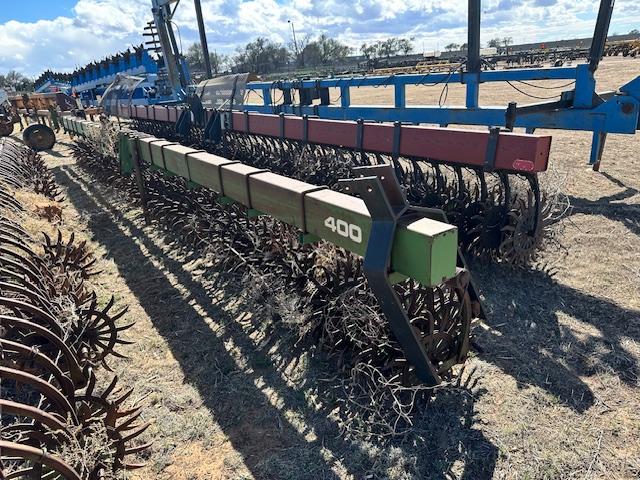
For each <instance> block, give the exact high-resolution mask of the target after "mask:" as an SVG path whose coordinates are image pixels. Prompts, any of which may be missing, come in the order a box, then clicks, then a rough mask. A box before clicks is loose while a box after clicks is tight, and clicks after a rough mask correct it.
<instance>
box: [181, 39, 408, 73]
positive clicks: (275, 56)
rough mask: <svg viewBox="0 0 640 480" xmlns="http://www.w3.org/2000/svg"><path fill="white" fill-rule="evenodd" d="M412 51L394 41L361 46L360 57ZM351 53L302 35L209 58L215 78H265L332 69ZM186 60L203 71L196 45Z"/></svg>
mask: <svg viewBox="0 0 640 480" xmlns="http://www.w3.org/2000/svg"><path fill="white" fill-rule="evenodd" d="M413 50H414V46H413V38H410V39H407V38H396V37H394V38H389V39H387V40H380V41H377V42H374V43H370V44H367V43H363V44H362V46H361V47H360V51H361V52H362V55H363V56H364V57H365V58H366V59H367V60H376V59H380V58H389V57H393V56H396V55H400V54H403V55H408V54H409V53H411V52H413ZM353 52H354V49H353V48H351V47H349V46H348V45H346V44H344V43H342V42H340V41H339V40H337V39H335V38H329V37H327V36H326V35H325V34H322V35H320V36H318V37H315V38H314V37H311V36H310V35H304V36H302V37H301V38H299V39H297V40H296V41H291V42H290V43H288V44H286V45H285V44H282V43H278V42H273V41H272V40H269V39H267V38H264V37H258V38H257V39H256V40H254V41H253V42H249V43H247V44H246V45H245V46H244V47H239V48H238V49H236V51H235V53H234V54H231V55H222V54H219V53H217V52H211V53H210V54H209V58H210V61H211V69H212V70H213V72H214V73H216V74H218V73H223V72H227V71H230V72H253V73H257V74H264V73H270V72H275V71H278V70H280V69H283V68H285V67H287V66H294V67H295V68H301V69H304V68H317V67H321V66H328V65H335V64H336V63H340V62H341V61H343V60H344V59H345V58H346V57H348V56H349V55H351V54H352V53H353ZM185 57H186V59H187V63H188V65H189V67H190V68H191V69H192V70H194V71H203V70H204V56H203V53H202V48H200V44H199V43H194V44H193V45H191V46H190V47H189V49H188V50H187V53H186V55H185Z"/></svg>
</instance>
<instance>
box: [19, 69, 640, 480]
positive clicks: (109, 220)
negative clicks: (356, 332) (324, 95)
mask: <svg viewBox="0 0 640 480" xmlns="http://www.w3.org/2000/svg"><path fill="white" fill-rule="evenodd" d="M638 74H640V60H637V59H627V58H621V57H614V58H605V59H604V60H603V62H602V63H601V65H600V68H599V70H598V72H597V75H596V76H597V79H598V85H599V88H602V89H607V88H615V86H616V85H620V84H621V83H623V81H624V80H627V79H631V78H633V77H634V76H636V75H638ZM559 83H560V84H561V83H562V82H559ZM461 87H462V86H461V85H451V86H449V91H448V93H447V95H448V96H447V100H446V102H447V103H448V104H458V103H463V100H464V90H463V89H462V88H461ZM523 89H524V90H526V91H527V92H530V93H532V94H535V95H541V96H546V95H549V94H550V93H549V92H547V91H546V90H541V89H536V88H531V87H523ZM441 91H442V87H441V86H436V87H431V88H428V87H412V88H408V89H407V102H408V103H409V104H410V103H423V104H433V103H435V104H437V103H438V99H439V97H440V94H441ZM554 93H555V91H554ZM392 97H393V93H392V91H387V92H385V91H384V90H383V89H382V88H380V89H367V90H366V91H365V89H363V90H362V92H360V91H354V92H353V93H352V102H353V103H371V104H382V103H388V102H390V101H392ZM508 101H518V103H519V104H520V103H530V102H532V101H534V100H531V99H527V97H525V96H523V95H521V94H519V93H516V92H515V91H514V90H512V89H511V87H509V86H508V85H503V84H500V85H498V84H490V85H486V86H485V87H483V95H482V97H481V104H483V105H491V104H496V105H498V104H504V103H506V102H508ZM539 133H551V134H552V135H553V144H552V160H553V161H552V162H551V163H552V169H551V171H550V172H548V173H547V174H543V175H542V176H541V181H542V183H543V184H546V185H552V186H554V187H555V188H559V189H561V190H562V191H563V192H564V193H565V194H566V195H567V196H568V201H569V204H570V207H569V209H568V210H567V212H566V213H565V215H564V218H563V219H562V221H561V222H559V223H558V224H556V225H554V227H553V229H554V233H555V240H556V242H554V243H553V244H551V245H550V246H549V248H548V250H547V251H545V252H543V255H542V263H547V264H548V269H549V268H550V269H551V270H552V271H553V272H554V273H555V274H554V275H553V276H551V275H549V273H546V272H541V271H532V270H519V269H513V268H510V267H504V266H500V265H496V264H495V263H492V262H485V261H481V260H476V261H472V262H471V264H470V269H471V272H472V274H473V275H474V278H475V279H476V281H477V282H478V285H479V287H480V288H481V290H482V293H483V294H484V297H485V308H486V309H487V312H488V317H489V318H488V321H487V322H486V324H484V325H477V326H476V327H475V329H474V335H475V338H474V344H475V347H474V348H473V354H472V358H471V359H470V360H469V361H468V362H467V364H466V365H465V368H464V369H463V371H462V373H461V374H460V381H459V382H457V381H456V382H454V383H455V385H453V386H443V387H439V388H438V392H437V393H436V395H435V397H434V400H433V401H432V402H431V403H430V404H429V405H428V406H427V407H426V408H425V409H424V412H423V413H422V414H421V415H418V416H417V417H418V418H417V420H416V423H415V426H414V427H415V428H414V431H413V432H412V433H410V434H408V435H407V436H406V437H405V438H404V440H402V439H398V440H395V441H393V442H390V443H387V444H384V445H383V444H381V443H380V442H378V441H375V440H367V439H360V440H350V439H346V438H345V437H344V436H343V435H341V430H340V427H339V425H338V423H337V421H336V419H335V417H334V415H332V411H333V410H334V407H335V405H334V404H331V403H328V402H327V401H326V399H327V398H336V399H337V401H344V396H343V395H341V394H340V392H339V391H335V392H334V391H332V389H336V388H337V385H339V384H338V383H337V382H336V381H335V377H336V376H337V375H338V371H337V369H336V367H335V365H334V364H332V363H331V361H330V360H327V361H325V360H326V359H325V358H324V357H323V355H322V352H319V351H317V350H313V349H311V350H307V349H304V348H297V346H296V339H295V338H291V336H287V335H286V332H285V333H283V332H282V331H281V330H282V327H281V325H279V324H278V322H277V321H276V320H274V319H273V318H272V317H273V315H271V313H270V312H269V309H268V308H266V307H265V306H263V305H260V304H259V303H258V302H256V300H255V298H251V295H248V294H247V291H250V288H247V287H248V286H247V285H242V284H240V283H239V282H238V281H237V280H236V279H234V278H233V277H232V276H230V275H227V274H220V273H218V274H216V272H210V271H209V270H208V269H207V259H206V258H193V257H191V256H190V255H189V253H188V252H187V251H184V250H183V249H182V248H181V247H180V245H178V244H177V243H172V238H171V237H170V236H169V235H167V234H164V233H163V232H162V230H161V229H160V228H158V227H157V226H150V227H147V226H145V224H144V220H143V218H142V211H141V209H140V208H139V207H138V206H137V205H131V204H130V203H129V202H127V201H126V200H124V199H123V195H122V194H121V192H119V191H118V190H115V189H112V188H109V187H108V186H105V185H103V184H101V183H99V182H97V181H96V180H95V179H94V178H93V177H91V175H90V174H89V173H88V172H86V171H84V170H83V169H82V168H80V167H79V166H77V165H76V164H75V163H74V161H73V159H72V157H71V152H70V148H69V146H70V144H71V142H72V140H70V139H69V138H68V137H66V136H64V135H61V137H60V141H59V142H58V144H57V145H56V146H55V147H54V150H53V152H52V153H51V154H50V155H47V160H48V162H49V165H50V167H52V168H53V170H54V172H55V174H56V179H57V181H58V183H59V184H60V185H61V186H62V187H63V189H65V190H66V191H65V196H66V200H65V204H64V209H63V214H62V228H63V230H71V229H73V230H75V231H76V232H82V231H84V232H85V234H86V237H87V238H88V239H90V240H91V242H92V243H93V244H94V246H95V247H96V249H97V252H98V253H101V254H103V258H102V260H101V261H100V267H101V268H102V269H103V270H104V274H103V276H101V277H100V282H101V283H99V284H97V285H95V289H96V290H97V292H98V295H105V296H107V295H108V294H114V295H116V299H117V300H118V301H120V302H122V303H124V304H129V305H130V311H129V314H128V316H127V317H128V319H129V320H131V321H136V322H137V323H136V325H135V326H134V327H133V328H131V329H130V330H129V331H127V332H126V333H127V334H128V336H129V337H130V338H131V339H135V340H136V343H135V344H134V345H132V346H128V347H124V348H122V351H123V353H124V354H126V355H128V356H129V358H128V359H125V360H119V361H114V362H113V364H112V366H113V367H114V369H115V371H116V372H123V373H124V372H126V375H123V376H122V383H123V384H125V383H128V384H130V385H131V386H135V388H136V391H135V395H138V396H139V397H140V401H141V402H142V403H143V404H145V405H146V408H145V409H144V413H143V416H144V417H145V419H146V420H149V421H151V422H152V425H151V427H150V428H149V429H148V430H147V432H145V434H144V439H145V440H152V441H153V442H154V443H153V446H152V447H151V449H150V451H149V453H148V454H147V456H148V458H146V460H147V461H148V464H147V466H146V467H145V468H144V469H142V470H137V471H135V472H133V473H132V477H133V478H162V479H164V478H166V479H169V478H171V479H223V478H225V479H227V478H228V479H240V478H256V479H329V478H341V479H343V478H344V479H348V478H354V479H364V478H372V479H377V478H390V479H414V478H415V479H425V478H426V479H430V478H433V479H438V478H469V479H482V478H518V479H524V478H527V479H528V478H536V479H537V478H549V479H551V478H620V479H626V478H637V477H638V476H639V475H640V384H639V380H638V375H639V373H640V372H639V366H640V288H639V287H638V285H639V284H640V255H638V252H640V173H638V172H640V157H639V153H640V138H638V137H637V136H625V135H617V136H613V135H611V136H609V138H608V140H607V148H606V150H605V155H604V158H603V163H602V169H601V172H600V173H595V172H592V171H591V168H590V167H589V166H587V165H586V160H587V158H588V154H589V145H590V140H591V135H590V133H588V132H586V133H583V132H564V131H544V132H539ZM14 135H15V134H14ZM35 207H36V206H35V205H34V208H35ZM27 227H29V229H30V230H31V231H32V232H33V233H34V234H37V232H38V231H40V230H42V229H47V228H51V227H50V226H47V225H46V223H45V222H44V221H40V220H37V219H35V218H34V220H33V224H30V225H28V226H27ZM556 243H557V244H556ZM275 330H278V333H277V334H276V333H274V331H275Z"/></svg>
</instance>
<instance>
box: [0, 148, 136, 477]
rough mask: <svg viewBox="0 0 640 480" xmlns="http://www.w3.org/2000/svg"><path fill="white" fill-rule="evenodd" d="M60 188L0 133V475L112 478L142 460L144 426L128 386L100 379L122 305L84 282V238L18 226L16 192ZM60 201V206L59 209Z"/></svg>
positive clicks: (91, 262) (52, 195)
mask: <svg viewBox="0 0 640 480" xmlns="http://www.w3.org/2000/svg"><path fill="white" fill-rule="evenodd" d="M19 190H26V191H31V192H35V193H37V194H39V195H41V196H42V198H46V199H48V200H50V201H51V203H52V205H51V209H52V211H54V210H55V209H56V208H57V207H56V205H55V204H56V203H57V202H58V200H60V194H59V191H58V189H57V187H56V186H55V182H54V180H53V175H52V174H51V172H50V171H48V170H47V169H46V167H45V166H44V164H43V161H42V160H41V159H40V158H39V157H38V156H37V154H35V153H34V152H33V151H31V150H29V149H27V148H26V147H24V146H22V145H20V144H18V143H15V142H13V141H11V140H9V139H2V140H1V141H0V333H1V335H0V381H1V383H2V397H1V398H0V416H1V419H2V438H1V439H0V478H3V479H5V478H6V479H12V478H16V479H17V478H51V479H54V478H55V479H58V478H65V479H70V480H88V479H99V478H114V477H113V476H112V475H113V474H114V473H115V472H117V471H119V470H121V469H133V468H137V467H141V466H143V464H138V463H136V462H135V461H133V460H132V458H131V455H133V454H136V453H138V452H142V451H143V450H145V449H146V448H147V447H148V445H142V444H137V445H134V439H135V438H136V437H137V436H138V435H140V434H141V433H142V432H143V431H144V430H145V429H146V428H147V426H148V425H146V424H144V423H142V422H141V421H140V420H139V417H140V415H141V408H139V407H136V406H132V405H131V404H130V402H129V401H128V399H129V397H130V395H131V393H132V390H129V389H123V388H121V387H119V386H118V384H117V380H118V379H117V377H116V376H113V378H112V379H111V380H110V381H107V382H106V383H102V382H101V381H100V377H101V376H103V375H104V372H101V371H100V369H101V368H102V369H107V370H108V369H109V367H108V362H109V360H110V359H111V358H113V357H122V354H121V353H120V352H119V351H118V350H119V348H120V347H121V346H122V345H124V344H127V343H131V342H128V341H126V340H124V339H122V338H121V333H122V332H124V331H126V330H127V329H128V328H129V327H131V325H130V324H129V325H126V324H123V323H122V321H121V320H122V318H123V317H124V315H125V314H126V312H127V309H126V308H124V309H122V308H117V307H116V306H115V301H114V298H113V297H112V298H111V299H110V300H109V301H107V302H106V304H103V303H102V301H101V299H99V298H98V296H97V295H96V293H95V292H94V291H93V290H92V289H91V288H90V286H89V285H88V282H89V279H90V278H91V277H93V276H95V275H97V274H99V271H98V270H97V269H96V267H95V263H96V259H95V258H94V257H93V255H92V252H91V250H90V249H89V247H88V245H87V244H86V242H79V241H77V240H76V239H75V236H74V235H73V234H71V235H70V236H68V237H67V236H65V235H63V234H62V233H61V232H59V233H58V235H57V237H53V238H50V237H49V236H48V235H46V234H44V235H43V237H44V240H43V241H39V240H38V239H36V238H34V236H33V235H32V234H31V233H30V232H28V231H26V230H25V229H24V227H23V226H22V225H24V223H25V221H24V220H25V216H26V215H29V214H30V213H27V212H28V211H29V210H28V207H29V206H28V205H26V204H24V203H23V202H21V201H20V200H18V199H17V198H16V195H15V193H16V191H19ZM58 209H59V207H58Z"/></svg>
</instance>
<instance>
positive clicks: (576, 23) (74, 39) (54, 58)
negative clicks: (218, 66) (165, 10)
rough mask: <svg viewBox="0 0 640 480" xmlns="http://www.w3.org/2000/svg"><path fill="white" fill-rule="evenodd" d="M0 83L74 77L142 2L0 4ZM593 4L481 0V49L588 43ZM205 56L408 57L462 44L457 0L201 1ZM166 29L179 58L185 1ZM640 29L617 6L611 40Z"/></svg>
mask: <svg viewBox="0 0 640 480" xmlns="http://www.w3.org/2000/svg"><path fill="white" fill-rule="evenodd" d="M0 3H1V7H0V74H1V73H6V71H8V70H11V69H15V70H18V71H20V72H22V73H24V74H25V75H28V76H37V75H39V74H40V73H41V72H42V71H43V70H45V69H48V68H50V69H53V70H56V71H72V70H73V69H74V68H76V67H79V66H82V65H85V64H87V63H88V62H90V61H93V60H97V59H100V58H102V57H104V56H106V55H110V54H114V53H116V52H119V51H122V50H125V49H126V48H127V47H129V46H131V45H138V44H140V43H142V41H143V37H142V29H143V28H144V25H145V24H146V22H147V21H149V20H150V18H151V0H47V1H45V0H17V1H14V0H0ZM598 3H599V2H598V1H597V0H580V1H576V0H483V3H482V5H483V16H482V18H483V20H482V38H481V40H482V42H484V43H486V42H487V41H488V40H489V39H491V38H494V37H496V36H499V37H504V36H511V37H513V39H514V41H515V42H516V43H523V42H545V41H549V40H555V39H566V38H576V37H588V36H590V35H591V33H592V32H593V26H594V22H595V16H596V13H597V9H598ZM202 6H203V11H204V17H205V23H206V28H207V37H208V40H209V46H210V49H211V50H216V51H218V52H220V53H226V54H233V52H234V51H235V50H236V48H238V47H240V46H242V45H244V44H245V43H247V42H249V41H252V40H254V39H255V38H256V37H258V36H265V37H268V38H269V39H271V40H273V41H276V42H283V43H288V42H290V41H291V30H290V25H289V24H288V23H287V20H289V19H291V20H293V22H294V24H295V28H296V33H297V36H298V39H300V38H302V37H304V36H305V35H309V36H311V37H314V36H318V35H320V34H321V33H325V34H327V35H329V36H332V37H336V38H338V39H339V40H341V41H342V42H344V43H347V44H348V45H350V46H351V47H353V48H354V51H357V49H358V47H359V46H360V45H361V44H362V43H363V42H370V41H375V40H378V39H384V38H386V37H389V36H406V37H413V38H414V45H415V47H416V51H421V50H422V49H426V50H434V49H437V48H443V47H444V45H446V44H448V43H450V42H455V43H463V42H465V41H466V15H467V1H466V0H448V1H446V2H443V1H442V0H402V1H400V2H399V1H397V0H348V1H345V0H202ZM174 20H175V23H176V24H177V25H178V26H179V28H180V33H181V37H182V42H183V46H184V48H185V49H186V48H187V47H188V46H189V45H190V44H191V43H193V42H195V41H197V38H198V35H197V31H196V20H195V13H194V11H193V2H192V1H191V0H182V2H181V4H180V7H179V8H178V10H177V14H176V17H175V19H174ZM633 28H639V29H640V0H617V1H616V7H615V11H614V15H613V20H612V26H611V29H610V32H618V33H626V32H628V31H629V30H631V29H633Z"/></svg>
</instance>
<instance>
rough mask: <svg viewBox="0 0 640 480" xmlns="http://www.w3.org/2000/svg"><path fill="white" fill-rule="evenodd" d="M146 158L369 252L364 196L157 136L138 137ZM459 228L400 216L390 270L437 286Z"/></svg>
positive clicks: (452, 257) (452, 265)
mask: <svg viewBox="0 0 640 480" xmlns="http://www.w3.org/2000/svg"><path fill="white" fill-rule="evenodd" d="M137 143H138V148H139V149H140V150H139V151H140V152H141V157H142V158H143V159H144V161H145V162H147V163H150V164H152V165H154V166H158V167H160V168H163V167H162V166H164V169H165V170H166V171H167V172H169V173H170V174H173V175H180V176H182V177H184V178H185V179H187V180H188V181H189V182H191V183H194V184H196V185H201V186H203V187H207V188H210V189H212V190H214V191H215V192H216V193H218V194H220V195H223V196H225V197H228V198H230V199H232V200H233V201H235V202H238V203H241V204H242V205H245V206H246V207H248V208H250V209H253V210H257V211H260V212H264V213H265V214H268V215H271V216H273V217H275V218H278V219H279V220H282V221H283V222H285V223H288V224H290V225H294V226H296V227H297V228H299V229H301V230H302V231H303V232H304V233H305V234H307V235H313V236H315V237H318V238H322V239H324V240H326V241H328V242H331V243H333V244H335V245H338V246H340V247H342V248H345V249H346V250H349V251H351V252H353V253H356V254H358V255H364V254H365V252H366V250H367V245H368V240H369V235H370V232H371V217H370V215H369V211H368V209H367V207H366V205H365V203H364V201H363V200H361V199H359V198H356V197H353V196H350V195H346V194H343V193H339V192H335V191H333V190H330V189H329V188H326V187H318V186H315V185H311V184H308V183H305V182H301V181H298V180H294V179H291V178H288V177H284V176H282V175H277V174H275V173H272V172H268V171H265V170H260V169H257V168H254V167H251V166H249V165H244V164H242V163H240V162H236V161H232V160H229V159H226V158H222V157H219V156H216V155H212V154H209V153H206V152H202V151H198V150H193V149H189V148H187V147H184V146H182V145H176V144H172V143H171V142H167V141H165V140H160V139H156V138H144V139H138V140H137ZM456 253H457V230H456V228H455V227H454V226H452V225H449V224H446V223H442V222H438V221H435V220H431V219H428V218H418V219H413V220H409V219H407V220H401V222H400V224H399V225H398V229H397V232H396V238H395V241H394V245H393V249H392V254H391V271H392V272H395V273H397V274H399V275H402V276H405V277H410V278H413V279H415V280H416V281H418V282H420V283H422V284H424V285H431V286H432V285H437V284H439V283H441V282H442V281H443V280H446V279H448V278H451V277H453V276H454V275H455V271H456Z"/></svg>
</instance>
